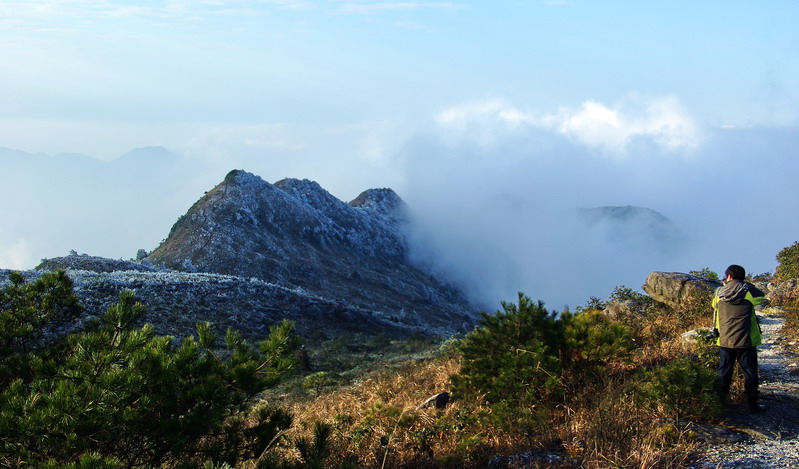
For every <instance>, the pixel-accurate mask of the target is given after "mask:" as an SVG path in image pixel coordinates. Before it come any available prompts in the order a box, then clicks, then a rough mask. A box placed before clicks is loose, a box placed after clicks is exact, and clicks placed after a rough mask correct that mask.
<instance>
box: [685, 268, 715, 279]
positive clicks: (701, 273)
mask: <svg viewBox="0 0 799 469" xmlns="http://www.w3.org/2000/svg"><path fill="white" fill-rule="evenodd" d="M688 273H689V274H691V275H695V276H697V277H702V278H708V279H710V280H719V274H717V273H716V272H714V271H712V270H710V268H709V267H703V268H701V269H699V270H689V271H688Z"/></svg>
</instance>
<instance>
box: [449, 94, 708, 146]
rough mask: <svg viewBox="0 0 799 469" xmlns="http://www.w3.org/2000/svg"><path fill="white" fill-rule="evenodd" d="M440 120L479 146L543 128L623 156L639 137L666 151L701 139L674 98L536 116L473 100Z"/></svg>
mask: <svg viewBox="0 0 799 469" xmlns="http://www.w3.org/2000/svg"><path fill="white" fill-rule="evenodd" d="M435 120H436V122H437V123H438V124H439V125H440V126H441V127H442V128H444V129H447V130H449V131H450V132H455V133H456V134H457V135H458V136H459V137H462V138H468V139H472V140H475V141H476V142H478V143H481V144H484V143H491V142H494V141H495V140H496V139H497V138H499V136H500V135H502V134H504V133H507V132H510V131H519V130H520V129H524V128H527V129H531V128H539V129H545V130H549V131H552V132H555V133H557V134H562V135H565V136H568V137H569V138H572V139H574V140H577V141H578V142H580V143H582V144H583V145H585V146H586V147H589V148H592V149H597V150H600V151H602V152H604V153H608V154H614V155H623V154H624V153H625V152H626V150H627V148H628V146H629V145H630V144H631V143H632V142H633V141H634V140H635V139H636V138H639V137H644V138H649V139H651V140H652V141H653V142H654V143H656V144H657V145H658V146H660V147H662V148H663V149H665V150H669V151H671V150H680V149H691V148H695V147H697V146H698V145H699V143H700V140H701V139H700V135H699V130H698V128H697V125H696V123H695V121H694V119H693V118H692V117H691V116H690V115H688V114H687V113H686V112H685V111H684V110H683V108H682V106H681V105H680V102H679V100H677V99H676V98H673V97H665V98H641V97H628V98H626V99H624V100H622V101H621V102H620V103H618V104H616V105H614V106H607V105H605V104H602V103H599V102H596V101H586V102H584V103H583V104H582V105H581V106H580V107H578V108H576V109H573V108H569V107H562V108H561V109H560V110H558V112H555V113H550V114H537V113H535V112H530V111H524V110H522V109H519V108H517V107H515V106H512V105H510V104H508V103H507V102H505V101H504V100H501V99H490V100H484V101H475V102H471V103H467V104H463V105H459V106H453V107H450V108H447V109H444V110H442V111H440V112H439V113H438V114H437V115H436V116H435Z"/></svg>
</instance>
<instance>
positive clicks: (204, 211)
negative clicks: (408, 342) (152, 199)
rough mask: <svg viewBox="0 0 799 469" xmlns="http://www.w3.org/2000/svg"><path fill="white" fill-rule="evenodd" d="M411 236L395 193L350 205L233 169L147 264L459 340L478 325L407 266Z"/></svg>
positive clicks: (446, 291) (303, 184)
mask: <svg viewBox="0 0 799 469" xmlns="http://www.w3.org/2000/svg"><path fill="white" fill-rule="evenodd" d="M405 228H406V227H405V204H404V202H403V201H402V200H401V199H400V198H399V197H398V196H397V195H396V194H395V193H394V192H393V191H392V190H390V189H373V190H369V191H366V192H364V193H362V194H361V195H360V196H358V197H357V198H356V199H355V200H354V201H352V202H351V203H349V204H347V203H345V202H342V201H340V200H338V199H337V198H335V197H334V196H332V195H331V194H330V193H328V192H327V191H325V190H324V189H322V188H321V187H320V186H319V184H317V183H315V182H312V181H308V180H298V179H284V180H282V181H279V182H277V183H275V184H270V183H268V182H266V181H264V180H263V179H261V178H260V177H258V176H255V175H253V174H250V173H247V172H245V171H239V170H235V171H231V172H230V173H229V174H228V175H227V176H226V177H225V179H224V181H222V182H221V183H220V184H219V185H217V186H216V187H214V188H213V189H212V190H210V191H208V192H207V193H206V194H205V195H204V196H203V197H202V198H201V199H200V200H198V201H197V202H196V203H195V204H194V205H193V206H192V207H191V208H190V209H189V211H188V212H187V213H186V214H185V215H183V216H182V217H180V219H179V220H178V221H177V222H176V223H175V225H174V226H173V227H172V230H171V231H170V233H169V236H168V237H167V239H166V240H165V241H164V242H163V243H162V244H161V245H160V246H159V247H158V248H157V249H155V250H154V251H153V252H152V253H150V255H149V256H148V257H147V258H146V259H145V261H146V262H150V263H151V264H153V265H156V266H164V267H166V268H168V269H172V270H178V271H184V272H206V273H215V274H223V275H232V276H236V277H242V278H256V279H259V280H261V281H265V282H268V283H272V284H275V285H280V286H283V287H285V288H288V289H297V288H299V289H302V290H303V291H304V292H307V293H308V294H309V295H313V296H315V297H319V298H326V299H328V300H330V301H331V302H335V303H339V304H345V305H348V306H349V307H352V308H356V309H359V310H364V311H371V312H372V313H373V314H375V315H379V316H381V317H391V318H397V320H398V321H399V322H401V323H403V324H406V325H407V326H410V327H416V328H429V329H431V330H438V331H443V330H449V331H451V332H454V331H455V330H458V329H460V328H461V327H462V325H463V324H464V323H473V322H474V320H475V314H474V313H473V312H472V311H473V308H472V307H471V306H470V305H469V303H468V302H467V300H466V299H465V298H464V296H463V295H462V294H461V293H460V292H459V291H458V290H457V289H455V288H454V287H452V286H450V285H447V284H445V283H443V282H442V281H440V280H439V279H438V278H436V277H435V276H433V275H431V274H429V273H427V272H425V271H424V270H422V269H420V268H419V267H417V266H415V265H413V264H411V263H410V262H409V261H408V259H407V254H408V247H407V246H408V244H407V241H406V238H405Z"/></svg>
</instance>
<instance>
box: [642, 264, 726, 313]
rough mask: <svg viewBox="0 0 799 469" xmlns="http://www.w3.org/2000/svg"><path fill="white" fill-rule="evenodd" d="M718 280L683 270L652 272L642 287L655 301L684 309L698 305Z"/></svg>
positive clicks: (711, 290)
mask: <svg viewBox="0 0 799 469" xmlns="http://www.w3.org/2000/svg"><path fill="white" fill-rule="evenodd" d="M720 286H721V282H720V281H718V280H713V279H707V278H702V277H697V276H695V275H691V274H684V273H681V272H652V273H650V274H649V275H647V277H646V283H645V284H644V285H643V286H642V287H641V288H642V289H643V290H644V291H645V292H646V293H647V294H648V295H649V296H651V297H652V298H653V299H654V300H655V301H659V302H661V303H665V304H667V305H669V306H670V307H672V308H674V309H676V310H678V311H684V310H687V309H690V308H692V307H694V306H696V301H697V300H701V299H702V298H706V297H707V296H708V295H709V294H711V293H712V292H713V291H714V290H715V289H716V288H717V287H720Z"/></svg>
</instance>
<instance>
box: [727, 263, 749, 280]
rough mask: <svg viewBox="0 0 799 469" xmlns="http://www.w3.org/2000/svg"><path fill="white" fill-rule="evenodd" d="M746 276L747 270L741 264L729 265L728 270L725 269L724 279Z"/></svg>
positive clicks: (737, 278) (736, 278) (741, 278)
mask: <svg viewBox="0 0 799 469" xmlns="http://www.w3.org/2000/svg"><path fill="white" fill-rule="evenodd" d="M745 277H746V270H744V268H743V267H741V266H740V265H735V264H733V265H731V266H729V267H727V270H725V271H724V279H725V280H740V281H743V279H744V278H745Z"/></svg>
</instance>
